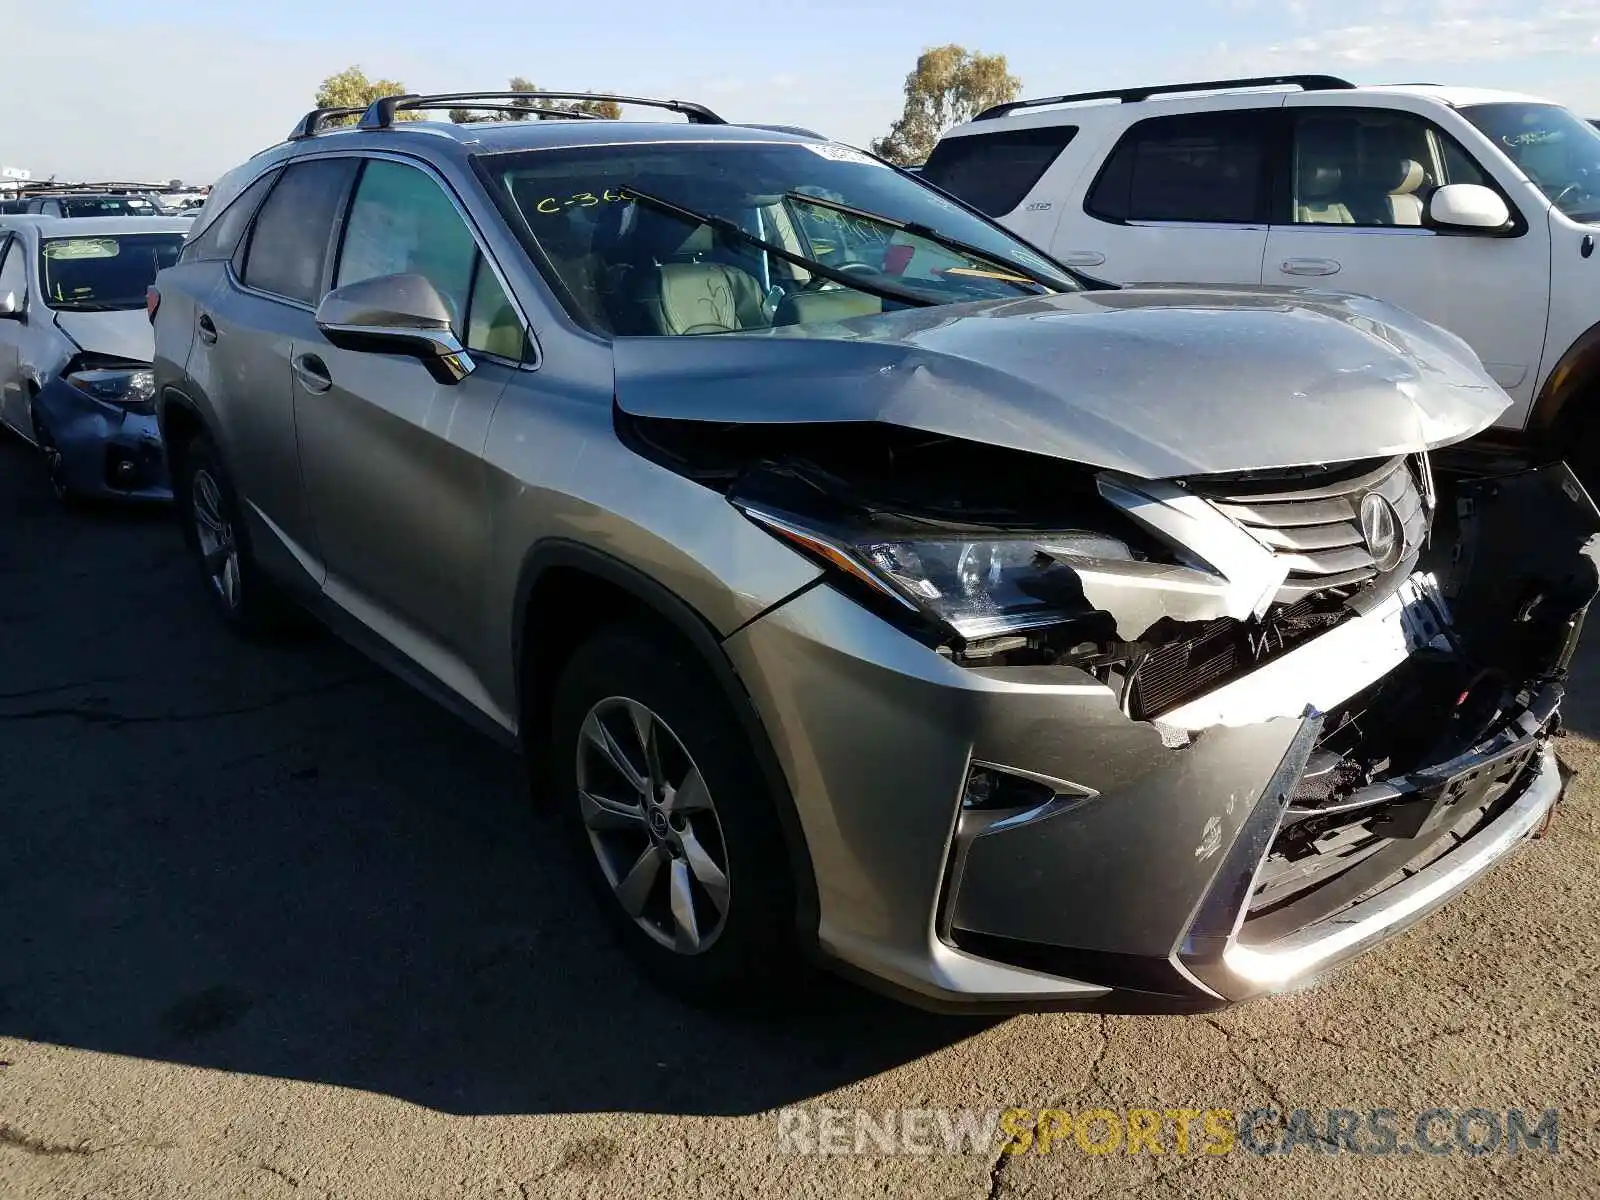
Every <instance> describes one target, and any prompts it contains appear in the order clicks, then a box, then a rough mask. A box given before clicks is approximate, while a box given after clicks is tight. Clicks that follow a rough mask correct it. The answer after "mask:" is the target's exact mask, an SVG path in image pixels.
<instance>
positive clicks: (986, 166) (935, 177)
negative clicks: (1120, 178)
mask: <svg viewBox="0 0 1600 1200" xmlns="http://www.w3.org/2000/svg"><path fill="white" fill-rule="evenodd" d="M997 123H998V122H997ZM1077 133H1078V127H1077V126H1076V125H1046V126H1043V127H1041V128H1038V129H999V130H996V131H995V132H993V133H973V134H968V135H967V136H965V137H953V138H943V139H941V140H940V142H939V144H938V145H937V146H935V147H934V148H933V153H932V154H930V155H929V156H928V161H927V162H926V163H925V164H924V165H923V168H922V178H924V179H926V180H927V181H928V182H929V183H931V184H933V185H934V186H935V187H940V188H943V189H944V190H945V191H947V192H949V193H950V194H951V195H952V196H959V197H960V198H961V199H963V200H965V201H966V202H967V203H968V204H970V205H972V207H973V208H975V209H977V210H978V211H979V212H981V213H987V214H988V215H989V216H991V217H1002V216H1004V215H1005V214H1006V213H1008V212H1010V211H1011V210H1012V209H1014V208H1016V207H1017V205H1019V204H1021V203H1022V202H1023V200H1025V199H1026V198H1027V195H1028V193H1029V192H1030V191H1032V190H1033V185H1034V184H1036V183H1038V182H1039V179H1040V177H1041V176H1042V175H1043V174H1044V173H1045V172H1046V171H1048V170H1049V169H1050V164H1051V163H1053V162H1055V161H1056V159H1057V158H1059V157H1060V156H1061V152H1062V151H1063V150H1065V149H1066V148H1067V143H1068V142H1070V141H1072V139H1073V138H1074V137H1075V136H1076V135H1077Z"/></svg>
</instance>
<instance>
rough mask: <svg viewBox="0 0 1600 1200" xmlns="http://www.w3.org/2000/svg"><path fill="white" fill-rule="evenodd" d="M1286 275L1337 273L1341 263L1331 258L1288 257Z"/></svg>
mask: <svg viewBox="0 0 1600 1200" xmlns="http://www.w3.org/2000/svg"><path fill="white" fill-rule="evenodd" d="M1283 273H1284V274H1285V275H1337V274H1338V273H1339V264H1338V263H1337V262H1335V261H1334V260H1333V259H1331V258H1286V259H1284V260H1283Z"/></svg>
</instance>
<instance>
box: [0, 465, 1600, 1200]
mask: <svg viewBox="0 0 1600 1200" xmlns="http://www.w3.org/2000/svg"><path fill="white" fill-rule="evenodd" d="M1596 638H1597V640H1600V633H1597V634H1596ZM1597 676H1600V650H1597V651H1596V652H1595V653H1594V654H1586V655H1585V657H1584V659H1583V662H1582V664H1581V669H1580V671H1579V677H1578V680H1577V681H1576V683H1575V686H1574V695H1573V697H1572V699H1571V701H1570V703H1569V710H1568V711H1569V716H1570V719H1571V723H1572V726H1573V730H1574V732H1573V734H1572V736H1569V737H1567V738H1566V739H1564V740H1563V741H1562V743H1561V753H1562V756H1563V758H1564V759H1565V760H1566V761H1567V763H1568V764H1569V765H1570V766H1572V767H1573V768H1575V769H1578V770H1579V772H1580V775H1579V778H1578V779H1577V781H1576V782H1575V783H1574V785H1573V786H1572V788H1571V790H1570V791H1569V795H1568V799H1567V801H1566V803H1565V804H1564V805H1563V807H1562V809H1561V810H1560V812H1559V815H1558V818H1557V820H1556V822H1555V824H1554V826H1553V828H1552V832H1551V835H1550V836H1549V837H1548V838H1546V839H1544V840H1542V841H1540V842H1537V843H1533V844H1531V845H1529V846H1527V847H1525V848H1524V849H1523V851H1522V852H1521V853H1519V854H1518V855H1517V856H1515V857H1514V858H1513V859H1512V860H1510V861H1509V862H1507V863H1505V864H1503V865H1501V866H1500V867H1498V868H1497V869H1496V870H1495V871H1494V872H1493V873H1492V875H1491V876H1490V877H1489V878H1487V879H1485V880H1483V881H1480V883H1479V885H1478V886H1476V887H1475V888H1474V889H1472V890H1471V891H1470V892H1469V893H1468V894H1467V895H1465V896H1463V897H1460V898H1459V899H1458V900H1457V901H1456V902H1454V903H1453V904H1451V905H1450V906H1449V907H1447V908H1446V909H1445V910H1444V911H1443V912H1441V913H1439V914H1436V915H1435V916H1433V917H1431V918H1429V919H1428V920H1427V921H1426V922H1424V923H1423V924H1422V925H1421V926H1420V927H1418V928H1417V929H1416V930H1414V931H1412V932H1411V933H1409V934H1407V935H1406V936H1405V937H1403V938H1401V939H1399V940H1397V941H1395V942H1393V943H1390V944H1389V945H1387V946H1385V947H1383V948H1381V949H1379V950H1378V951H1376V952H1374V953H1372V954H1369V955H1367V956H1366V957H1365V958H1363V959H1361V960H1359V961H1357V962H1356V963H1353V964H1350V965H1348V966H1347V967H1345V968H1343V969H1341V970H1339V971H1337V972H1335V973H1334V974H1332V975H1331V976H1329V977H1328V978H1326V979H1325V980H1323V981H1320V982H1319V983H1317V984H1316V985H1314V986H1313V987H1311V988H1308V989H1306V990H1303V991H1300V992H1297V993H1294V994H1292V995H1287V996H1282V997H1278V998H1274V999H1272V1000H1269V1001H1264V1002H1260V1003H1256V1004H1252V1005H1248V1006H1244V1007H1241V1008H1238V1009H1234V1010H1231V1011H1228V1012H1226V1013H1223V1014H1221V1015H1219V1016H1215V1017H1134V1016H1128V1017H1122V1016H1111V1017H1098V1016H1076V1015H1041V1016H1027V1017H1018V1018H1013V1019H1011V1020H1006V1021H995V1020H976V1019H958V1018H952V1017H939V1016H932V1015H929V1014H925V1013H922V1012H918V1011H915V1010H912V1009H909V1008H905V1007H902V1006H900V1005H897V1004H894V1003H892V1002H889V1001H885V1000H881V999H878V998H876V997H874V996H871V995H868V994H866V993H864V992H862V991H860V990H858V989H856V988H854V987H851V986H849V985H847V984H843V983H839V982H824V983H822V984H819V985H818V986H817V987H816V988H815V990H814V994H813V995H811V996H808V997H806V998H805V1002H804V1003H803V1004H801V1005H800V1007H799V1010H798V1011H797V1012H795V1013H792V1014H790V1015H788V1016H787V1017H785V1018H783V1019H781V1020H771V1019H769V1020H765V1021H758V1020H739V1021H735V1020H731V1019H729V1018H726V1017H714V1016H710V1015H707V1014H704V1013H701V1012H697V1011H693V1010H691V1009H688V1008H685V1007H684V1006H682V1005H680V1004H677V1003H675V1002H673V1001H671V1000H668V999H665V998H663V997H662V996H661V995H659V994H658V993H656V992H654V991H652V990H651V989H650V988H649V987H648V986H646V985H645V984H643V983H642V982H641V981H640V980H639V979H638V978H637V977H636V976H635V975H634V974H633V972H632V971H631V970H630V969H629V966H628V964H627V963H626V962H625V961H623V960H622V959H621V958H620V957H619V956H618V954H617V953H616V951H615V949H614V948H613V947H612V946H611V945H610V944H609V943H608V942H607V941H606V939H605V937H604V934H603V929H602V927H601V925H600V924H599V922H598V921H597V919H596V918H595V916H594V914H593V913H592V912H591V911H590V907H589V905H590V901H589V899H588V897H587V895H585V894H584V893H583V892H582V891H581V889H580V887H579V881H578V880H577V879H576V877H575V875H574V872H573V870H572V868H571V866H570V865H569V864H568V862H567V861H566V858H565V855H564V853H563V850H562V846H561V844H560V842H559V840H558V839H557V838H556V837H555V836H554V830H553V829H552V828H551V821H550V819H549V817H548V816H547V815H545V814H542V813H540V812H538V811H537V810H536V809H535V807H534V806H532V805H530V804H529V802H528V800H527V798H526V797H527V793H526V786H525V782H524V780H523V776H522V773H521V768H520V766H519V764H518V762H517V761H516V759H515V758H514V757H513V756H511V755H509V754H508V753H506V752H505V751H504V750H502V749H500V748H498V747H496V746H495V745H493V744H492V743H490V742H488V741H485V740H484V739H483V738H482V737H480V736H479V735H478V734H476V733H475V732H473V731H471V730H469V729H467V728H466V727H464V726H461V725H459V724H457V723H456V722H455V720H454V719H453V718H451V717H450V716H448V715H447V714H445V713H443V712H442V711H440V710H438V709H436V708H435V707H434V706H433V705H432V704H431V703H430V702H429V701H427V700H425V699H423V698H422V697H420V696H418V695H416V694H414V693H413V692H411V691H410V690H409V689H408V688H406V687H405V686H404V685H402V684H400V683H398V682H396V681H394V680H392V679H390V678H389V677H388V676H387V675H385V674H383V673H382V672H381V671H379V670H378V669H376V668H374V667H373V666H371V665H370V664H368V663H367V662H366V661H365V660H363V659H361V658H359V657H358V656H357V655H355V654H354V653H352V652H351V651H349V650H347V649H346V648H345V647H344V646H343V645H341V644H340V643H338V642H337V641H335V640H334V639H333V638H332V637H329V636H312V637H310V638H307V639H305V640H302V641H298V642H295V643H292V644H290V645H287V646H280V647H271V648H265V647H261V646H257V645H251V644H246V643H242V642H239V641H237V640H235V639H233V638H232V637H231V636H229V635H228V634H227V633H226V632H225V631H224V630H222V629H221V628H220V626H219V625H218V624H217V622H216V621H215V620H214V618H213V617H212V615H211V613H210V612H209V610H208V609H207V607H206V605H205V603H204V597H203V595H202V593H201V590H200V585H199V583H198V581H197V579H196V577H195V572H194V569H193V568H192V566H191V565H190V563H189V561H188V559H187V558H186V557H185V554H184V551H183V548H182V545H181V542H180V540H179V537H178V535H177V532H176V529H175V527H174V525H173V524H172V521H171V518H170V517H169V516H168V515H167V514H166V513H164V512H149V513H137V512H123V511H117V510H110V509H93V510H90V511H86V512H66V511H64V510H62V509H61V508H60V507H59V506H58V505H56V503H55V502H54V500H53V499H52V498H51V497H50V496H49V494H48V492H47V490H46V488H45V486H44V483H43V478H42V472H41V471H40V470H39V469H38V468H37V464H36V463H35V462H34V460H33V458H32V456H31V454H30V453H29V452H28V451H27V450H26V449H25V448H24V447H22V446H21V445H20V444H18V443H14V442H10V441H5V442H3V444H0V917H3V921H4V924H3V933H0V1200H21V1198H23V1197H29V1198H31V1197H49V1198H52V1200H54V1198H57V1197H74V1198H76V1197H84V1198H89V1197H92V1198H96V1200H109V1198H122V1197H129V1198H132V1197H141V1198H143V1197H213V1196H215V1197H230V1198H231V1197H263V1198H269V1197H271V1198H275V1197H298V1198H305V1197H319V1196H326V1197H368V1196H370V1197H382V1198H385V1200H398V1198H402V1197H439V1198H441V1200H442V1198H446V1197H451V1198H454V1197H474V1198H477V1197H524V1198H525V1197H535V1196H546V1195H550V1196H595V1197H600V1196H639V1195H672V1196H683V1197H744V1196H773V1197H800V1196H808V1197H809V1196H815V1197H829V1198H832V1197H845V1196H855V1195H872V1196H895V1197H914V1198H916V1200H938V1198H943V1197H951V1198H957V1197H961V1198H972V1200H983V1198H986V1197H995V1198H998V1197H1054V1196H1063V1197H1065V1196H1072V1197H1086V1196H1090V1195H1093V1196H1096V1197H1108V1196H1115V1195H1141V1196H1153V1197H1166V1196H1206V1197H1211V1196H1272V1197H1285V1198H1295V1197H1306V1198H1316V1200H1330V1198H1331V1197H1340V1196H1364V1195H1385V1196H1388V1195H1399V1196H1409V1197H1447V1196H1462V1197H1480V1196H1483V1195H1486V1194H1491V1195H1497V1196H1516V1197H1530V1198H1532V1197H1553V1196H1564V1197H1565V1196H1582V1195H1600V1138H1596V1137H1595V1136H1594V1130H1595V1126H1596V1122H1597V1120H1600V1054H1597V1049H1600V1028H1597V1025H1596V1023H1595V1020H1594V1014H1595V1012H1596V1011H1597V1000H1600V967H1597V960H1600V925H1597V920H1596V916H1597V913H1600V872H1597V871H1596V865H1597V856H1596V846H1597V837H1600V816H1597V813H1600V810H1597V805H1596V800H1595V792H1594V785H1593V771H1592V769H1590V768H1592V765H1593V764H1594V762H1595V760H1596V755H1595V748H1594V745H1593V743H1592V742H1591V740H1590V737H1589V735H1590V734H1594V733H1600V686H1597V684H1596V682H1595V681H1596V678H1597ZM1011 1107H1019V1108H1023V1109H1028V1110H1033V1111H1036V1110H1040V1109H1044V1108H1046V1107H1052V1108H1057V1109H1061V1110H1062V1111H1063V1112H1064V1113H1068V1114H1073V1115H1081V1114H1082V1113H1084V1112H1085V1111H1086V1110H1089V1109H1094V1108H1105V1109H1109V1110H1113V1111H1114V1112H1116V1113H1117V1114H1118V1117H1117V1119H1118V1120H1119V1121H1120V1120H1122V1119H1123V1113H1124V1110H1126V1109H1128V1108H1150V1109H1155V1110H1160V1111H1165V1110H1168V1109H1193V1110H1207V1109H1214V1108H1226V1109H1230V1110H1235V1111H1245V1110H1250V1109H1254V1108H1257V1107H1271V1108H1274V1109H1277V1110H1280V1111H1282V1112H1284V1113H1288V1112H1289V1111H1291V1110H1293V1109H1297V1108H1306V1109H1309V1110H1314V1112H1321V1110H1323V1109H1326V1108H1335V1107H1337V1108H1346V1109H1351V1110H1356V1111H1357V1112H1359V1113H1361V1114H1363V1116H1365V1114H1367V1113H1368V1112H1369V1110H1371V1109H1374V1108H1390V1109H1393V1110H1395V1111H1396V1113H1398V1114H1399V1117H1398V1119H1399V1123H1400V1125H1401V1126H1402V1127H1403V1128H1409V1127H1410V1122H1411V1117H1412V1115H1413V1114H1417V1113H1420V1112H1423V1111H1425V1110H1428V1109H1431V1108H1447V1109H1450V1110H1452V1112H1455V1113H1460V1112H1462V1111H1464V1110H1466V1109H1469V1108H1480V1109H1484V1110H1488V1111H1490V1112H1495V1113H1502V1114H1503V1113H1504V1112H1505V1111H1506V1110H1507V1109H1512V1108H1518V1109H1522V1110H1525V1111H1526V1112H1528V1113H1529V1114H1532V1115H1535V1116H1536V1115H1537V1114H1539V1113H1541V1112H1543V1110H1545V1109H1547V1108H1555V1109H1557V1110H1558V1112H1559V1144H1558V1147H1557V1150H1556V1152H1555V1153H1550V1152H1549V1150H1548V1149H1547V1148H1536V1149H1531V1150H1530V1149H1524V1150H1523V1151H1522V1152H1521V1153H1517V1154H1511V1153H1508V1152H1505V1150H1504V1149H1503V1148H1502V1149H1499V1150H1496V1151H1493V1152H1490V1153H1485V1154H1469V1153H1466V1152H1465V1151H1464V1150H1461V1149H1459V1148H1457V1149H1455V1150H1454V1151H1453V1152H1446V1153H1442V1154H1432V1153H1411V1154H1401V1153H1398V1152H1396V1153H1393V1154H1352V1153H1330V1152H1328V1151H1327V1149H1326V1146H1325V1145H1324V1146H1323V1147H1322V1148H1320V1149H1319V1148H1317V1147H1311V1148H1307V1147H1304V1146H1300V1147H1296V1148H1295V1150H1294V1152H1293V1153H1276V1154H1269V1155H1266V1156H1261V1155H1257V1154H1253V1153H1249V1152H1248V1151H1247V1150H1246V1149H1245V1148H1242V1147H1238V1146H1236V1147H1235V1148H1234V1150H1233V1151H1231V1152H1229V1153H1223V1154H1212V1153H1204V1152H1201V1151H1199V1150H1198V1149H1196V1148H1195V1147H1190V1151H1189V1152H1187V1153H1185V1152H1181V1151H1180V1148H1179V1147H1178V1146H1177V1145H1176V1144H1175V1143H1174V1141H1173V1140H1172V1139H1171V1138H1170V1137H1169V1138H1167V1139H1166V1143H1165V1146H1164V1151H1163V1153H1160V1154H1157V1153H1154V1152H1151V1151H1150V1149H1149V1147H1148V1146H1146V1147H1144V1149H1142V1150H1141V1152H1139V1153H1132V1154H1130V1153H1127V1152H1125V1151H1124V1150H1118V1151H1115V1152H1111V1153H1104V1154H1095V1153H1086V1152H1084V1150H1083V1149H1082V1148H1081V1147H1080V1146H1079V1145H1077V1144H1076V1143H1075V1142H1074V1141H1073V1139H1072V1138H1071V1137H1065V1138H1063V1139H1062V1141H1061V1142H1060V1143H1059V1144H1057V1145H1056V1146H1055V1147H1054V1148H1053V1149H1052V1150H1051V1152H1049V1153H1039V1152H1038V1146H1037V1145H1034V1146H1033V1147H1031V1148H1030V1149H1029V1150H1028V1151H1027V1152H1025V1153H1020V1154H1006V1153H1001V1152H1000V1150H999V1144H998V1142H993V1143H985V1144H982V1145H977V1146H967V1147H965V1148H963V1149H962V1150H961V1152H958V1153H949V1152H947V1151H946V1149H945V1148H942V1147H940V1146H937V1145H935V1146H933V1147H932V1151H931V1152H928V1153H914V1152H911V1151H912V1150H913V1149H916V1148H917V1147H916V1146H915V1145H913V1144H912V1142H913V1141H914V1139H912V1140H911V1141H907V1140H902V1141H900V1142H895V1143H894V1147H893V1152H891V1150H889V1149H886V1148H885V1145H884V1144H882V1143H881V1142H873V1141H872V1140H871V1139H870V1138H869V1139H868V1141H867V1144H866V1146H865V1150H866V1152H865V1153H859V1154H856V1153H850V1154H844V1153H835V1154H826V1155H817V1154H812V1153H803V1152H797V1151H802V1150H805V1149H806V1148H807V1147H806V1146H804V1145H803V1144H800V1143H793V1142H785V1141H784V1140H783V1138H782V1136H781V1132H782V1130H783V1129H785V1128H787V1129H790V1130H793V1129H795V1128H797V1127H804V1128H810V1129H822V1128H826V1127H827V1123H828V1122H829V1121H832V1122H834V1123H835V1124H836V1125H837V1123H838V1122H840V1121H846V1122H848V1121H852V1120H855V1118H854V1117H853V1116H852V1115H851V1114H852V1113H853V1112H855V1111H856V1110H864V1111H865V1112H866V1113H867V1114H869V1116H870V1117H871V1118H872V1120H873V1121H877V1122H879V1123H880V1124H881V1123H883V1122H886V1121H888V1120H890V1119H891V1118H892V1119H894V1120H903V1119H904V1113H905V1111H906V1110H923V1109H926V1110H954V1109H962V1108H965V1109H971V1110H974V1111H975V1112H976V1113H978V1114H982V1113H985V1112H988V1111H990V1110H995V1109H1006V1108H1011ZM825 1109H826V1110H837V1111H834V1112H832V1113H831V1114H830V1113H828V1112H824V1110H825ZM779 1110H789V1112H788V1113H787V1115H781V1114H780V1112H779ZM796 1112H798V1114H799V1115H798V1117H797V1116H796ZM927 1119H928V1120H931V1121H937V1120H948V1119H951V1118H950V1114H940V1113H934V1114H932V1115H931V1116H929V1117H928V1118H927ZM785 1121H788V1122H790V1123H789V1124H788V1125H785V1124H784V1122H785ZM795 1121H799V1122H800V1125H799V1126H797V1125H795V1124H794V1122H795ZM1530 1123H1531V1118H1530ZM900 1127H901V1128H903V1126H900ZM1105 1128H1109V1126H1106V1127H1105ZM1440 1128H1441V1130H1442V1129H1443V1128H1444V1127H1443V1126H1441V1127H1440ZM823 1140H824V1141H826V1139H823ZM980 1140H981V1139H980ZM843 1144H844V1143H843V1142H838V1141H835V1142H834V1143H833V1146H834V1148H835V1149H837V1148H839V1147H840V1146H842V1145H843ZM921 1148H922V1149H927V1148H928V1146H927V1144H925V1143H924V1144H923V1145H922V1146H921ZM1269 1148H1270V1145H1269Z"/></svg>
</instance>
